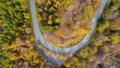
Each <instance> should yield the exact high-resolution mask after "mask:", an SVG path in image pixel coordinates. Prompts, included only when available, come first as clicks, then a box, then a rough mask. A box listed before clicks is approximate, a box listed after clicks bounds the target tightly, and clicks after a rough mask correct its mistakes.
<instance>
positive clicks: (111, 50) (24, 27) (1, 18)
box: [0, 0, 120, 68]
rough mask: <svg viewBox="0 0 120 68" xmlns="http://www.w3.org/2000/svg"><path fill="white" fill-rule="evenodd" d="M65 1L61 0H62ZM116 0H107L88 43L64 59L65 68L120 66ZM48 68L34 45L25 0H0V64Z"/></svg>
mask: <svg viewBox="0 0 120 68" xmlns="http://www.w3.org/2000/svg"><path fill="white" fill-rule="evenodd" d="M63 3H65V1H63ZM119 61H120V0H109V4H107V6H106V9H105V11H104V13H103V14H102V17H101V19H100V20H99V23H98V26H97V29H96V32H95V34H94V36H93V37H92V38H91V40H90V42H89V44H88V45H87V46H85V47H84V48H82V49H81V50H80V51H78V52H77V53H76V54H75V55H74V56H73V57H72V58H71V59H70V60H69V61H67V62H66V63H65V65H64V66H65V67H68V68H80V67H81V68H89V67H92V66H93V67H92V68H95V67H94V66H100V67H101V66H102V67H105V68H109V67H111V68H113V67H116V66H118V67H120V66H119ZM17 66H21V67H22V66H23V67H25V66H26V67H27V66H31V67H34V66H37V67H38V68H40V67H41V68H51V67H50V66H48V64H46V62H44V61H43V59H42V58H41V57H39V56H38V53H37V51H36V50H35V48H34V35H33V32H32V25H31V18H30V11H29V6H28V1H27V0H0V68H2V67H3V68H10V67H11V68H12V67H14V68H16V67H17Z"/></svg>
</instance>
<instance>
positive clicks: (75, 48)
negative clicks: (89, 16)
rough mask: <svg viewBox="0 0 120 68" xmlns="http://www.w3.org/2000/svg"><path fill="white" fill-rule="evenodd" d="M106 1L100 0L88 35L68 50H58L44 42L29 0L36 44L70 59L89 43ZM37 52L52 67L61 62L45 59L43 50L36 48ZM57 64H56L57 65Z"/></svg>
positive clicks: (34, 11)
mask: <svg viewBox="0 0 120 68" xmlns="http://www.w3.org/2000/svg"><path fill="white" fill-rule="evenodd" d="M107 1H108V0H101V6H100V8H99V10H98V12H97V14H96V16H95V17H94V18H93V20H92V21H93V25H92V26H91V29H92V31H91V33H88V34H87V35H86V36H85V37H84V38H83V40H82V41H81V42H79V43H78V44H76V45H74V46H72V47H68V48H59V47H55V46H53V45H51V44H50V43H49V42H47V41H46V40H45V38H44V37H43V35H42V33H41V31H40V29H39V24H38V20H37V17H36V6H35V3H34V0H29V4H30V10H31V17H32V22H33V28H34V33H35V39H36V42H37V43H38V42H40V43H41V44H42V45H43V46H44V47H45V48H47V49H49V50H51V51H53V52H56V53H61V54H69V57H71V56H72V55H73V54H74V53H75V52H76V51H78V50H79V49H80V48H82V47H83V46H85V44H86V43H87V42H88V41H89V39H90V37H91V36H92V34H93V32H94V30H95V28H96V25H97V22H98V20H99V18H100V16H101V14H102V12H103V9H104V7H105V5H106V3H107ZM37 50H39V51H41V54H42V55H43V56H44V58H45V59H46V60H47V61H48V62H50V63H51V64H53V65H58V64H59V63H60V62H59V61H61V60H59V59H54V58H53V57H51V56H50V57H47V56H46V55H45V53H42V52H43V50H42V49H39V48H37ZM57 63H58V64H57Z"/></svg>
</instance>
